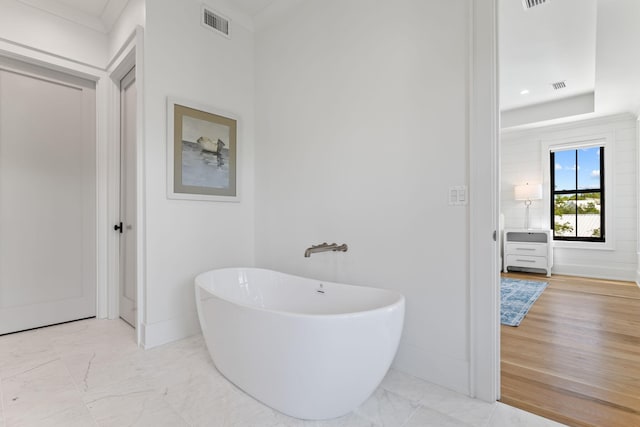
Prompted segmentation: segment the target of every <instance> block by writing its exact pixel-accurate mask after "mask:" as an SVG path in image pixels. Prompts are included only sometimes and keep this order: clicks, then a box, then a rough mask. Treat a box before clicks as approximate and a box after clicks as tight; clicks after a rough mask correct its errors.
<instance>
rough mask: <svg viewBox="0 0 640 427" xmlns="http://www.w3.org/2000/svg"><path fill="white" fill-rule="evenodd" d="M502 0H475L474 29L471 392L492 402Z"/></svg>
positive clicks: (496, 394)
mask: <svg viewBox="0 0 640 427" xmlns="http://www.w3.org/2000/svg"><path fill="white" fill-rule="evenodd" d="M498 1H499V0H473V1H471V19H470V21H471V31H470V34H469V37H470V40H469V44H470V49H469V51H470V54H471V58H470V67H469V68H470V77H469V86H470V90H469V93H470V95H469V96H470V100H469V183H470V184H469V338H470V339H469V359H470V367H469V391H470V395H471V396H472V397H476V398H478V399H482V400H485V401H488V402H494V401H496V400H498V399H499V398H500V293H499V278H500V277H499V271H498V259H499V255H498V254H499V245H498V242H497V240H498V239H497V235H496V234H494V233H498V232H499V215H500V198H499V195H500V191H499V185H500V181H499V175H500V169H499V168H500V162H499V158H500V157H499V156H500V153H499V144H498V139H499V129H500V113H499V105H498V95H499V87H498V7H497V6H498ZM487 166H488V167H487Z"/></svg>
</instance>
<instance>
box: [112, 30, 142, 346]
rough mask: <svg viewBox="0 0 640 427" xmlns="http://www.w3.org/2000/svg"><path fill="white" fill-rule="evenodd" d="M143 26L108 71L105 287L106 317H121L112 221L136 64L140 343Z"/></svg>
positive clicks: (117, 207)
mask: <svg viewBox="0 0 640 427" xmlns="http://www.w3.org/2000/svg"><path fill="white" fill-rule="evenodd" d="M142 49H143V29H142V27H140V26H138V27H137V28H136V29H135V31H134V32H133V33H132V34H131V35H130V36H129V37H128V38H127V40H126V41H125V43H124V45H123V46H122V48H121V49H120V50H119V51H118V53H117V54H116V56H115V57H114V59H113V60H112V61H111V62H110V64H109V66H108V68H107V72H108V73H109V86H110V93H109V99H110V102H109V116H110V120H109V129H108V134H109V147H108V148H109V150H108V152H107V153H106V156H107V157H108V159H109V170H108V174H109V180H108V188H107V189H106V192H107V198H108V215H109V224H110V227H109V234H108V236H107V241H106V242H107V251H108V254H109V255H108V258H109V265H108V270H107V274H108V279H107V284H108V285H107V287H106V288H105V290H104V291H105V294H104V295H103V297H104V300H105V301H104V304H103V306H104V309H105V317H108V318H109V319H117V318H118V317H119V316H120V237H119V233H117V232H115V231H113V224H117V223H118V222H119V221H120V137H121V134H120V117H121V116H120V81H121V80H122V79H123V78H124V76H125V75H127V74H128V73H129V71H131V69H132V68H133V67H135V81H136V90H137V93H138V95H137V98H136V141H135V145H136V162H135V168H136V176H135V180H136V182H135V187H136V253H135V258H136V299H137V307H138V311H137V313H136V320H135V328H136V341H137V344H138V345H142V344H143V343H144V329H143V327H142V326H143V322H144V318H145V313H146V311H145V299H144V294H145V292H144V291H145V283H146V282H145V279H146V274H145V273H146V271H145V268H144V259H145V253H146V251H145V225H144V207H145V203H144V200H145V198H144V186H143V183H144V179H143V176H144V175H143V172H144V160H143V159H144V146H143V142H144V133H143V129H144V126H143V125H144V123H143V117H144V116H143V105H144V103H143V99H144V96H143V88H144V84H143V73H142V70H143V53H142V52H143V51H142Z"/></svg>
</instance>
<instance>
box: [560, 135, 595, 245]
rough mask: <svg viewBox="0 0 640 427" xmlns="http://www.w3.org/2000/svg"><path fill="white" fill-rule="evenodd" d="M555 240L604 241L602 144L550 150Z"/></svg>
mask: <svg viewBox="0 0 640 427" xmlns="http://www.w3.org/2000/svg"><path fill="white" fill-rule="evenodd" d="M550 166H551V174H550V175H551V223H552V224H553V238H554V239H555V240H569V241H586V242H604V241H605V221H604V213H605V197H604V188H605V187H604V147H602V146H590V147H581V148H572V149H565V150H555V151H551V162H550Z"/></svg>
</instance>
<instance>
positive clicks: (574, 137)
mask: <svg viewBox="0 0 640 427" xmlns="http://www.w3.org/2000/svg"><path fill="white" fill-rule="evenodd" d="M558 133H559V134H561V135H562V134H564V135H563V136H560V137H556V138H544V137H543V138H540V139H539V140H538V141H539V143H540V154H541V157H540V159H541V160H542V169H541V171H540V172H541V173H542V176H543V183H542V191H543V200H542V203H543V206H545V208H544V209H545V213H544V215H543V216H542V218H544V222H543V228H545V229H549V230H551V228H552V224H550V223H549V219H550V215H548V214H547V212H548V211H547V209H548V206H549V204H550V203H551V200H550V191H549V190H550V188H551V176H550V175H551V174H550V164H549V160H550V158H551V156H550V155H549V152H550V151H551V150H554V151H560V150H563V149H570V148H583V147H589V146H594V145H597V146H603V147H604V148H605V178H604V185H605V191H606V193H607V200H609V203H608V204H607V216H606V218H605V227H606V230H607V236H606V241H604V242H583V241H572V240H555V239H552V242H553V246H554V248H557V249H582V250H600V251H615V250H616V243H617V238H616V237H617V236H616V229H615V227H614V223H613V218H615V215H616V214H615V211H616V206H615V203H612V202H611V201H612V200H616V198H615V192H616V187H615V180H614V177H615V175H614V174H613V170H614V168H613V165H614V164H615V156H616V152H615V140H616V134H615V131H614V130H602V131H596V132H587V133H584V132H580V129H577V132H576V130H574V129H566V130H564V131H563V132H558Z"/></svg>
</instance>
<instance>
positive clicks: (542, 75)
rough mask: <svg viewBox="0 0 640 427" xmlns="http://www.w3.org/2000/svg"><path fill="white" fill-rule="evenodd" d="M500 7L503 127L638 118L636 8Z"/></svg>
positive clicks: (574, 2)
mask: <svg viewBox="0 0 640 427" xmlns="http://www.w3.org/2000/svg"><path fill="white" fill-rule="evenodd" d="M498 1H499V44H500V46H499V48H500V50H499V56H500V64H499V65H500V67H499V69H500V109H501V111H502V125H503V127H509V126H521V125H524V126H526V127H534V126H542V125H547V124H553V123H562V122H568V121H573V120H578V119H586V118H591V117H601V116H607V115H613V114H620V113H632V114H636V115H637V114H638V113H640V79H639V78H638V76H639V75H640V49H638V47H637V40H640V25H638V19H639V18H638V17H640V1H639V0H550V1H549V2H548V3H546V4H543V5H540V6H536V7H534V8H533V9H529V10H528V11H525V10H524V9H523V8H522V1H521V0H498ZM562 80H564V81H566V84H567V88H566V89H562V90H559V91H554V90H553V89H552V88H551V86H550V85H549V84H550V83H552V82H556V81H562ZM525 89H527V90H529V94H527V95H521V94H520V92H521V91H523V90H525ZM508 123H510V124H508Z"/></svg>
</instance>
